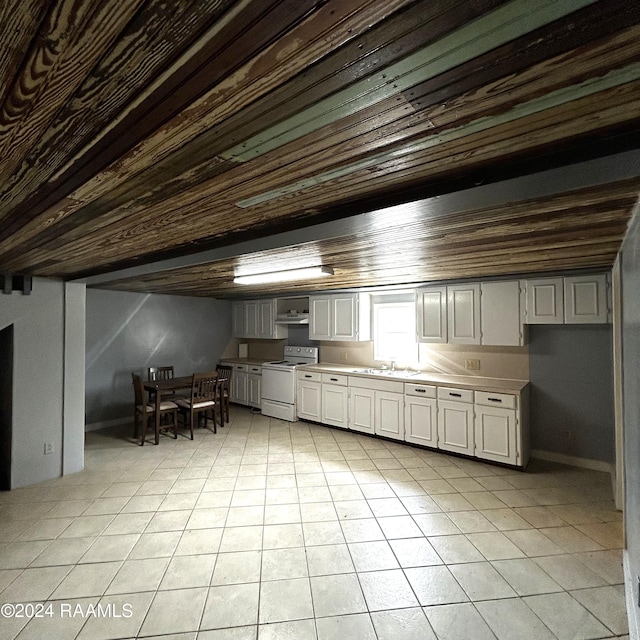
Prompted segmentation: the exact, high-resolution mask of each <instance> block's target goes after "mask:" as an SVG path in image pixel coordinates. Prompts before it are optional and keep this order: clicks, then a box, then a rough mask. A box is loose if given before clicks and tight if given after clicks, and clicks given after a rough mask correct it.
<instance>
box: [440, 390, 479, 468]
mask: <svg viewBox="0 0 640 640" xmlns="http://www.w3.org/2000/svg"><path fill="white" fill-rule="evenodd" d="M473 427H474V425H473V391H471V390H469V389H451V388H449V387H439V388H438V449H444V450H445V451H455V452H456V453H464V454H466V455H468V456H472V455H474V449H475V443H474V437H473Z"/></svg>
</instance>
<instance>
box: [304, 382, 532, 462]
mask: <svg viewBox="0 0 640 640" xmlns="http://www.w3.org/2000/svg"><path fill="white" fill-rule="evenodd" d="M297 399H298V417H299V418H305V419H308V420H313V421H314V422H320V423H322V424H326V425H330V426H336V427H343V428H349V429H351V430H353V431H358V432H360V433H366V434H370V435H379V436H384V437H385V438H393V439H395V440H403V441H406V442H411V443H414V444H419V445H423V446H426V447H431V448H437V449H440V450H442V451H451V452H454V453H459V454H463V455H466V456H472V457H475V458H478V459H481V460H489V461H492V462H501V463H503V464H507V465H512V466H519V467H525V466H526V464H527V462H528V457H529V449H528V420H527V412H528V388H527V387H524V388H523V389H522V390H521V391H520V392H519V394H510V393H491V392H487V391H474V390H472V389H461V388H454V387H440V386H436V385H435V384H421V383H420V382H417V383H410V382H406V383H405V382H400V381H396V380H381V379H380V378H378V377H362V376H348V377H347V376H346V375H341V374H330V373H320V372H306V371H299V372H298V395H297Z"/></svg>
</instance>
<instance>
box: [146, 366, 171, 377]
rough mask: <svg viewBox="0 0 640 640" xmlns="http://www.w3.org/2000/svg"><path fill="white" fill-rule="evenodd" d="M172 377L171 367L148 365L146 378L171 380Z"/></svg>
mask: <svg viewBox="0 0 640 640" xmlns="http://www.w3.org/2000/svg"><path fill="white" fill-rule="evenodd" d="M173 377H174V375H173V367H172V366H171V367H149V368H148V369H147V380H171V379H172V378H173Z"/></svg>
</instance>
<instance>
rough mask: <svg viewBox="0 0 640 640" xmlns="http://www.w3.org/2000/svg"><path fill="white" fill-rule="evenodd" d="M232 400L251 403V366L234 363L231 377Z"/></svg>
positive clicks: (238, 402)
mask: <svg viewBox="0 0 640 640" xmlns="http://www.w3.org/2000/svg"><path fill="white" fill-rule="evenodd" d="M231 402H235V403H236V404H244V405H248V404H249V366H248V365H246V364H234V365H233V376H232V378H231Z"/></svg>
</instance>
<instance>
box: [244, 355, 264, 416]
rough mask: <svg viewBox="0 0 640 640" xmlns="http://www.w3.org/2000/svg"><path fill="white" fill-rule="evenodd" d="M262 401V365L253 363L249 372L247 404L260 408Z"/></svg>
mask: <svg viewBox="0 0 640 640" xmlns="http://www.w3.org/2000/svg"><path fill="white" fill-rule="evenodd" d="M261 402H262V367H260V366H255V365H251V366H250V367H249V371H248V374H247V404H248V405H249V406H250V407H255V408H256V409H259V408H260V403H261Z"/></svg>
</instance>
